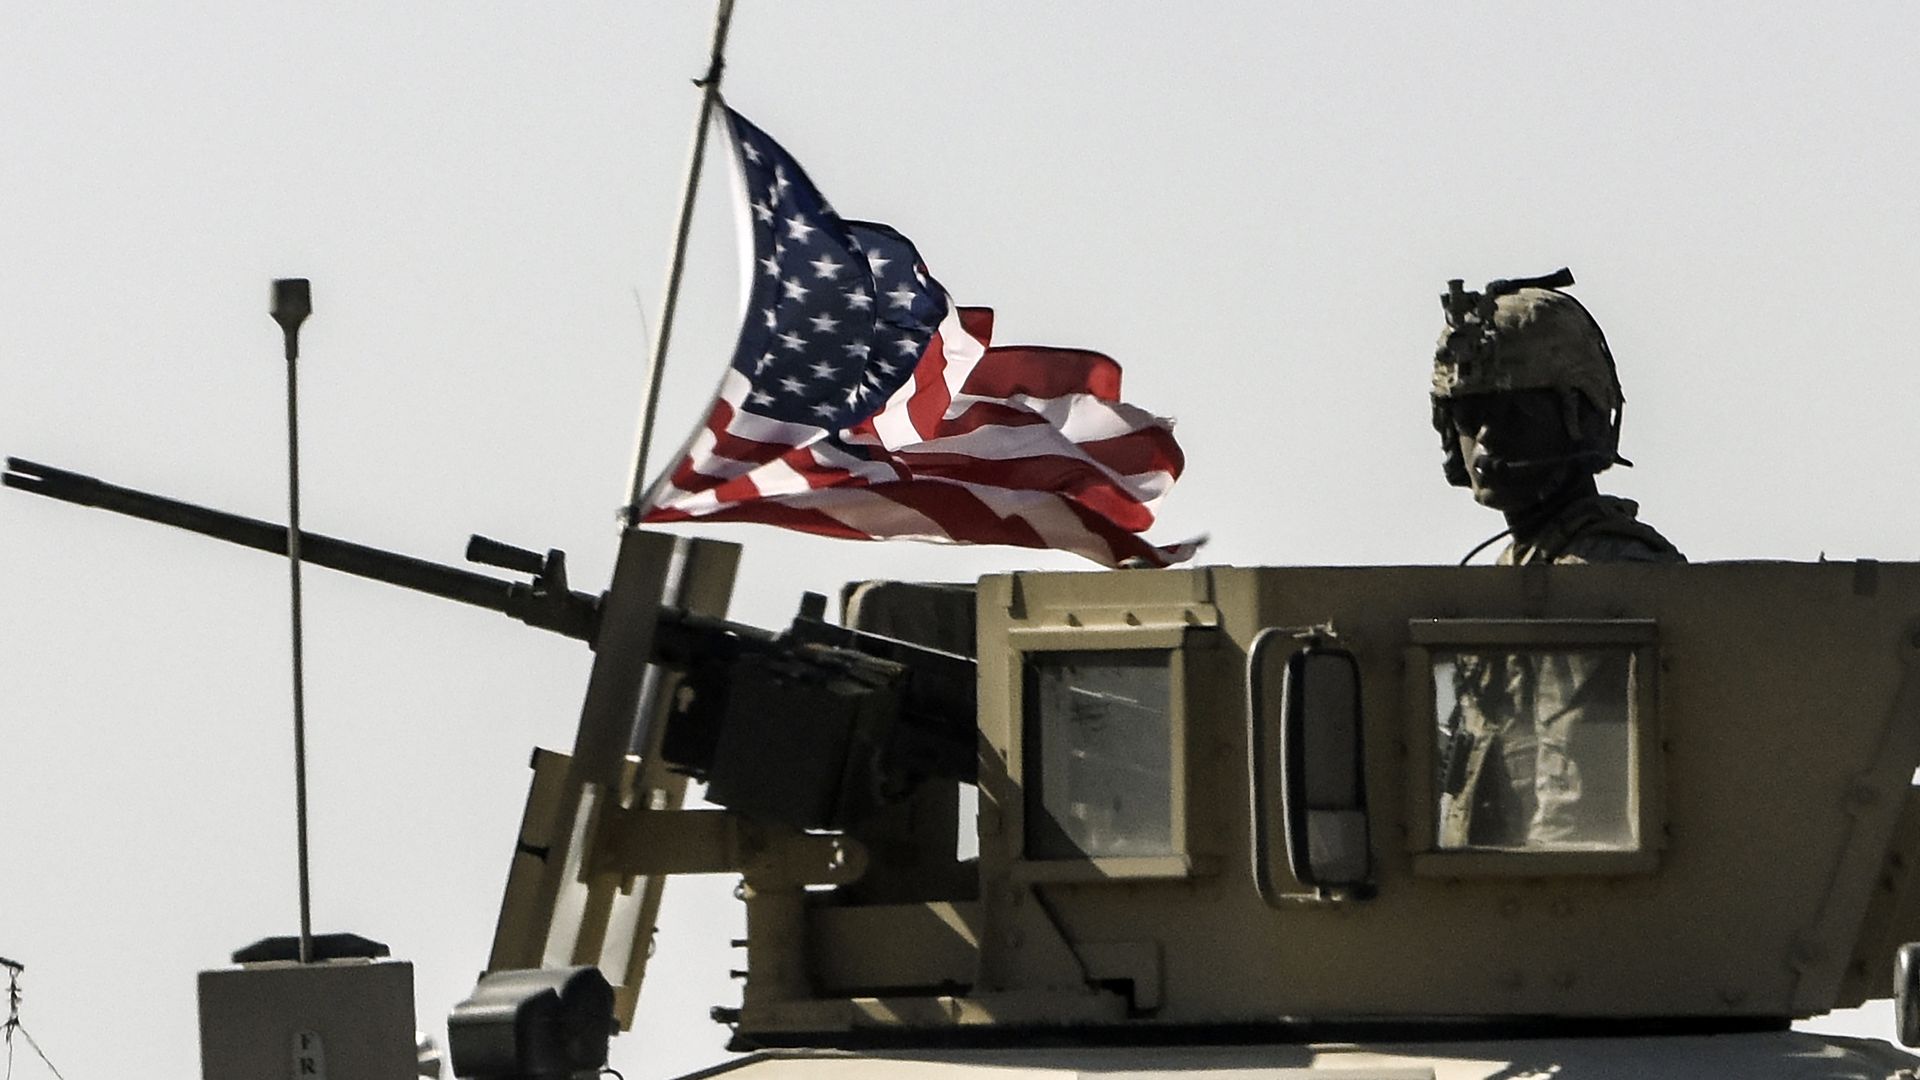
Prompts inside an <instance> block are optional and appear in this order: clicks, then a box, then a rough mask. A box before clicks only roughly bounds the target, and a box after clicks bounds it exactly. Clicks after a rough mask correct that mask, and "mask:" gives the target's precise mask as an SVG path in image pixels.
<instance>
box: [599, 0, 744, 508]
mask: <svg viewBox="0 0 1920 1080" xmlns="http://www.w3.org/2000/svg"><path fill="white" fill-rule="evenodd" d="M732 21H733V0H720V2H719V7H718V8H717V10H716V11H715V12H714V20H713V51H712V54H711V55H710V56H709V57H708V59H707V74H706V77H705V78H702V79H701V80H700V87H701V94H700V118H699V120H698V121H697V122H696V123H695V124H694V127H693V151H692V154H691V156H690V159H689V161H688V163H687V184H686V189H685V191H684V192H683V193H682V194H681V197H680V220H679V223H678V225H677V226H676V228H675V230H674V237H673V258H672V260H671V261H670V262H669V263H668V264H667V295H666V299H665V300H663V301H662V302H661V304H660V326H659V329H658V330H657V331H655V333H654V339H653V349H652V350H651V351H650V352H649V353H648V355H647V392H646V397H645V398H644V399H643V402H642V404H641V406H640V432H639V434H638V435H637V436H636V437H635V440H634V441H635V446H634V451H633V475H632V477H631V478H630V480H629V481H628V484H627V502H626V505H625V506H624V507H622V508H621V516H622V518H623V519H624V521H625V524H626V527H627V528H633V527H635V526H636V525H638V524H639V523H640V509H641V508H640V500H641V499H642V498H643V497H644V496H645V495H646V488H647V447H648V445H649V444H650V443H651V442H652V441H653V418H654V412H655V408H656V406H658V405H659V402H660V378H661V374H662V372H663V371H664V370H665V368H666V359H667V342H668V341H669V339H671V338H672V336H673V313H674V308H675V306H676V305H677V304H678V302H679V299H680V273H681V271H682V270H683V269H684V268H685V266H686V260H687V236H688V234H689V233H690V232H691V231H692V227H693V197H694V193H695V192H697V191H698V190H699V187H700V166H701V164H702V162H703V160H704V159H705V157H706V147H707V119H708V117H710V116H712V115H713V106H714V102H716V101H718V100H719V99H720V75H721V73H722V72H723V71H724V70H725V69H726V58H725V54H726V48H727V25H728V23H730V22H732Z"/></svg>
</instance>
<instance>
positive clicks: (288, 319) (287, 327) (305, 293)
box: [272, 278, 313, 964]
mask: <svg viewBox="0 0 1920 1080" xmlns="http://www.w3.org/2000/svg"><path fill="white" fill-rule="evenodd" d="M312 313H313V292H312V289H311V287H310V285H309V283H308V281H307V279H306V278H280V279H278V280H276V281H275V282H274V283H273V311H272V314H273V321H274V322H277V323H279V324H280V333H281V335H282V336H283V337H284V338H285V339H286V344H287V566H288V568H289V569H290V571H291V573H292V587H293V801H294V822H295V827H296V828H297V830H298V836H299V840H298V843H299V857H300V962H301V963H303V964H311V963H312V962H313V896H312V891H311V889H310V887H309V883H308V877H307V700H306V675H305V671H304V670H303V667H302V656H301V653H302V650H301V638H300V380H299V361H300V324H301V323H302V322H305V321H306V318H307V316H308V315H310V314H312Z"/></svg>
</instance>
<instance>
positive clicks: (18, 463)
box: [0, 457, 597, 641]
mask: <svg viewBox="0 0 1920 1080" xmlns="http://www.w3.org/2000/svg"><path fill="white" fill-rule="evenodd" d="M0 483H4V484H5V485H6V486H7V487H10V488H18V489H19V490H21V491H26V492H31V493H33V494H35V495H45V496H47V497H48V498H52V499H59V500H61V501H63V502H70V503H76V504H78V505H81V506H97V507H99V508H100V509H102V510H111V511H113V512H114V513H116V514H125V515H127V516H128V517H136V518H140V519H142V520H144V521H153V522H158V523H159V524H162V525H171V526H173V527H175V528H177V529H186V530H187V531H189V532H196V533H199V534H201V535H202V536H211V537H213V538H214V539H216V540H225V541H226V542H228V543H230V544H239V545H240V546H242V547H250V548H254V549H256V550H259V551H265V552H269V553H271V554H274V555H285V554H286V553H287V527H286V526H285V525H276V524H274V523H273V522H270V521H260V520H258V519H255V518H249V517H242V516H241V515H239V514H229V513H227V512H225V511H222V510H211V509H208V508H207V507H204V506H196V505H194V504H192V503H187V502H181V501H180V500H178V499H169V498H166V497H164V496H161V495H153V494H149V493H148V492H144V491H136V490H134V489H132V488H125V487H120V486H118V485H115V484H109V483H107V482H105V481H103V480H99V479H96V478H94V477H91V476H85V475H82V474H80V473H75V472H68V471H67V470H65V469H56V468H53V467H52V466H49V465H41V464H38V463H36V462H32V461H26V460H23V459H21V458H12V457H10V458H8V459H7V471H6V473H5V474H3V475H0ZM300 557H301V559H303V560H304V561H306V562H310V563H315V564H317V565H319V566H324V567H326V568H328V569H329V570H338V571H340V572H341V573H345V574H352V575H354V576H356V577H364V578H372V579H374V580H375V581H384V582H388V583H389V584H393V585H399V586H401V587H403V588H407V589H412V590H414V591H416V592H424V593H431V594H432V595H434V596H439V597H443V598H445V599H448V600H457V601H459V602H461V603H463V604H472V605H473V606H475V607H483V608H487V609H488V610H491V611H498V612H501V613H502V614H506V615H512V616H514V617H515V618H519V619H522V620H524V621H527V622H529V623H532V624H533V625H536V626H541V627H543V628H545V629H548V630H553V631H555V632H557V633H561V634H565V635H567V636H568V637H574V638H579V639H580V640H582V641H592V640H593V629H594V628H593V619H592V618H591V615H592V609H593V608H594V607H595V606H596V604H597V601H596V600H595V598H593V597H590V596H586V595H585V594H579V593H575V594H572V595H571V603H570V604H569V605H567V606H568V607H570V608H571V609H572V611H573V612H574V615H575V617H570V618H557V617H541V616H542V615H544V614H545V613H546V612H547V611H548V610H549V609H552V608H554V606H555V605H552V604H539V603H536V602H534V601H535V600H536V599H537V598H534V597H532V596H531V595H530V593H531V590H530V589H529V587H528V586H526V585H524V584H521V583H519V582H513V581H502V580H500V579H499V578H494V577H488V576H487V575H485V574H476V573H474V572H473V571H471V570H462V569H460V568H458V567H453V566H444V565H442V564H440V563H435V562H428V561H427V560H425V559H416V558H413V557H412V556H408V555H400V554H396V553H394V552H391V551H382V550H381V549H379V548H375V547H368V546H367V545H365V544H356V543H353V542H351V541H348V540H337V539H335V538H333V537H331V536H321V535H319V534H317V533H310V532H305V531H302V532H301V533H300Z"/></svg>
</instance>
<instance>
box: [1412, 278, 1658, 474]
mask: <svg viewBox="0 0 1920 1080" xmlns="http://www.w3.org/2000/svg"><path fill="white" fill-rule="evenodd" d="M1572 284H1573V273H1572V271H1569V270H1567V269H1565V268H1564V267H1563V268H1561V269H1560V270H1558V271H1556V272H1554V273H1552V274H1547V275H1544V276H1541V277H1537V278H1516V279H1502V280H1498V281H1491V282H1488V283H1487V286H1486V288H1485V289H1483V290H1481V291H1480V292H1468V291H1466V290H1465V289H1463V288H1462V285H1463V282H1461V281H1460V280H1459V279H1457V278H1456V279H1455V280H1452V281H1449V282H1448V283H1447V291H1446V292H1445V293H1443V294H1442V295H1441V297H1440V305H1441V307H1442V308H1443V309H1445V311H1446V313H1447V328H1446V330H1445V331H1444V332H1443V333H1442V334H1441V335H1440V341H1439V344H1438V346H1437V347H1436V348H1435V350H1434V354H1433V389H1432V395H1433V426H1434V429H1435V430H1436V431H1438V432H1439V433H1440V438H1441V444H1442V447H1443V448H1444V449H1445V450H1446V452H1447V461H1446V472H1447V479H1448V481H1450V482H1451V483H1453V484H1455V485H1456V486H1460V487H1465V486H1467V475H1466V466H1465V463H1464V462H1462V461H1461V460H1460V450H1459V441H1458V438H1457V435H1458V433H1457V432H1456V431H1455V430H1454V426H1453V422H1452V420H1451V419H1450V418H1449V416H1448V413H1447V410H1446V402H1447V401H1448V400H1450V399H1452V398H1457V397H1465V396H1467V395H1469V394H1492V393H1500V392H1503V391H1514V390H1557V391H1559V393H1560V395H1561V399H1562V408H1561V414H1562V415H1563V416H1564V417H1565V419H1566V423H1567V432H1568V434H1569V435H1570V436H1572V437H1573V439H1574V441H1575V444H1576V446H1578V447H1579V451H1578V453H1577V454H1576V457H1577V458H1579V459H1580V460H1581V462H1582V463H1583V464H1586V465H1589V466H1591V470H1592V471H1593V472H1600V471H1602V470H1603V469H1606V468H1608V467H1609V466H1612V465H1616V464H1619V465H1630V464H1632V463H1631V462H1629V461H1627V460H1626V459H1625V458H1623V457H1621V456H1620V454H1619V445H1620V418H1621V413H1622V406H1623V404H1624V403H1625V401H1626V396H1625V395H1624V394H1622V393H1621V391H1620V378H1619V375H1618V374H1617V373H1616V371H1615V369H1614V364H1613V353H1612V351H1611V350H1609V349H1608V348H1607V338H1606V335H1605V334H1603V333H1601V332H1600V324H1599V323H1597V322H1595V321H1594V318H1593V316H1592V314H1590V313H1589V312H1588V311H1587V309H1586V308H1585V307H1584V306H1583V305H1582V304H1581V303H1580V301H1578V300H1575V299H1574V298H1573V297H1572V296H1570V295H1568V294H1567V293H1565V292H1562V291H1561V290H1562V289H1563V288H1565V287H1566V286H1568V285H1572ZM1583 406H1584V408H1583ZM1583 414H1584V415H1585V416H1588V417H1593V416H1597V417H1598V418H1599V421H1600V423H1599V424H1595V423H1592V422H1583V419H1582V417H1583ZM1596 428H1598V429H1599V430H1596Z"/></svg>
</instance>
